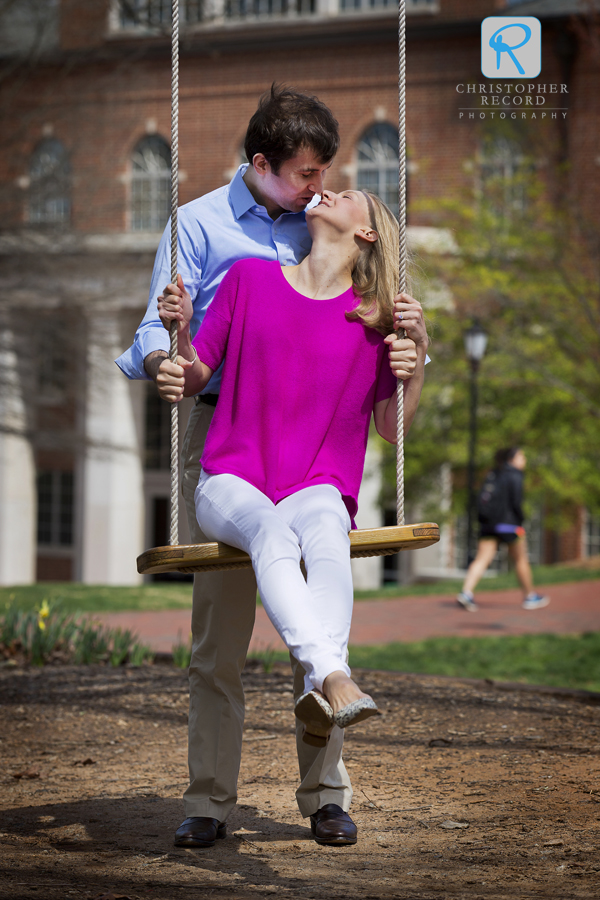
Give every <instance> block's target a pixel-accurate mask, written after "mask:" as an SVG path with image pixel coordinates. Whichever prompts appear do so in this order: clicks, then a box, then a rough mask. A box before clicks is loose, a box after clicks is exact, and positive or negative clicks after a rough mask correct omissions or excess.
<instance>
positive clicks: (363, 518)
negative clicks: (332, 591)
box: [352, 440, 383, 591]
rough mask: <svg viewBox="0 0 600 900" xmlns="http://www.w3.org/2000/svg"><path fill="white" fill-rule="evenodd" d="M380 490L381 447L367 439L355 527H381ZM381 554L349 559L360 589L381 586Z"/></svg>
mask: <svg viewBox="0 0 600 900" xmlns="http://www.w3.org/2000/svg"><path fill="white" fill-rule="evenodd" d="M380 491H381V450H380V449H379V447H378V446H377V445H376V444H375V442H374V441H371V440H369V443H368V445H367V455H366V458H365V471H364V474H363V480H362V484H361V486H360V492H359V495H358V513H357V515H356V526H357V528H380V527H381V525H382V524H383V514H382V510H381V506H380V505H379V494H380ZM381 560H382V557H380V556H368V557H366V558H364V559H353V560H352V580H353V582H354V587H355V588H356V590H359V591H368V590H371V589H372V588H379V587H381V576H382V570H383V563H382V561H381Z"/></svg>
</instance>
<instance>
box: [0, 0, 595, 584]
mask: <svg viewBox="0 0 600 900" xmlns="http://www.w3.org/2000/svg"><path fill="white" fill-rule="evenodd" d="M406 6H407V46H408V72H407V145H408V170H409V226H410V235H411V239H412V241H413V242H414V243H415V244H416V245H420V246H426V247H435V246H436V245H438V244H439V242H440V239H441V238H443V235H440V234H439V233H438V232H437V231H436V229H435V228H433V227H432V223H433V220H432V219H430V218H428V215H427V214H426V213H424V212H419V211H418V208H419V203H420V201H421V200H423V199H429V200H435V199H436V198H441V197H446V196H448V195H451V194H452V193H454V192H456V191H458V190H459V189H461V188H462V187H463V186H465V185H467V184H468V183H469V181H470V179H472V173H470V172H469V170H468V169H467V168H466V167H465V161H466V160H469V159H473V158H474V157H476V156H477V153H478V152H479V151H480V131H479V129H478V128H477V127H476V123H475V122H472V121H471V120H469V118H468V113H467V114H464V112H463V107H466V106H468V105H469V104H470V103H471V102H472V103H473V107H475V106H477V107H478V109H479V110H483V106H482V105H481V103H482V101H481V95H480V94H476V93H473V91H475V90H476V86H477V84H478V83H479V82H481V81H482V80H483V79H482V76H481V73H480V37H479V35H480V25H481V20H482V19H483V18H484V17H486V16H488V15H503V14H506V13H510V12H514V13H515V14H517V11H518V14H519V15H525V14H527V15H537V16H538V17H539V18H540V19H541V21H542V23H543V28H542V36H543V46H542V53H543V60H544V63H543V70H542V74H541V75H540V76H539V77H537V78H534V79H530V81H531V82H533V83H532V84H527V85H526V86H525V88H524V95H529V96H533V97H534V98H537V97H539V96H542V97H544V100H543V102H542V104H539V102H538V101H537V100H536V101H535V103H534V104H532V108H530V109H529V111H530V112H532V111H536V112H538V114H539V115H541V112H543V111H544V109H543V107H544V105H546V106H548V107H549V106H550V104H549V103H548V102H547V101H548V100H549V94H548V93H546V89H544V88H541V87H540V86H541V85H551V84H552V85H558V86H559V87H558V92H559V93H558V96H560V97H561V104H560V105H561V106H564V107H568V115H567V117H566V118H564V117H563V118H562V119H561V118H560V116H556V118H555V119H552V118H551V115H550V113H548V114H547V116H548V121H547V125H548V126H549V127H550V128H551V129H552V133H553V134H554V136H555V138H556V144H557V146H558V147H559V148H560V153H561V154H562V155H563V157H564V158H565V159H568V160H569V161H570V163H571V166H570V169H569V175H568V178H569V190H571V191H573V192H574V193H576V194H577V195H580V196H581V198H582V203H583V205H584V207H585V209H586V210H587V212H588V213H589V214H591V215H597V210H598V209H599V208H600V181H599V179H598V177H597V174H598V164H599V162H600V157H598V156H597V153H598V149H597V133H598V122H599V120H600V108H599V104H600V100H599V99H598V94H597V91H595V87H596V86H597V84H596V82H597V71H598V69H597V62H596V61H595V60H594V59H593V54H594V46H595V45H594V40H593V39H592V38H593V35H592V37H590V39H589V40H586V34H587V32H586V31H585V28H586V27H587V26H586V22H585V21H584V20H582V21H581V22H580V26H581V27H580V28H579V29H577V28H575V27H574V26H573V19H572V16H573V14H574V13H576V12H578V10H579V6H578V4H577V3H576V2H575V0H533V2H525V3H516V4H515V3H507V2H504V0H468V2H467V0H407V4H406ZM2 15H3V16H4V20H3V22H2V23H1V24H2V28H0V33H1V34H2V37H1V38H0V66H1V71H2V80H1V81H0V103H1V107H2V113H3V120H4V129H3V133H4V137H3V151H2V158H1V160H0V173H1V178H0V182H1V185H2V187H1V190H0V211H1V218H0V221H1V223H2V226H1V231H0V268H1V271H2V279H3V284H4V288H5V292H6V293H5V297H4V299H3V302H2V305H1V307H0V315H1V316H2V318H3V321H2V351H1V352H2V356H3V360H4V362H3V366H2V373H3V379H4V385H3V390H2V396H3V399H2V400H1V401H0V416H1V422H2V425H1V430H0V446H1V450H0V457H1V459H2V464H1V471H0V583H4V584H10V583H18V582H28V581H31V580H35V579H36V578H38V579H40V580H46V579H52V578H60V579H66V580H68V579H76V580H81V581H85V582H104V583H113V584H117V583H121V584H127V583H134V582H135V581H136V580H137V579H138V576H137V574H136V571H135V557H136V555H137V554H138V553H139V552H140V551H141V550H142V549H143V548H144V547H145V546H150V545H153V544H156V543H164V542H166V515H167V499H166V498H167V496H168V493H169V488H168V472H167V471H166V462H167V457H166V455H165V417H164V410H163V409H162V407H161V404H160V403H158V402H157V400H156V398H155V396H154V394H153V393H152V392H151V391H149V390H148V385H147V384H145V383H143V382H127V381H126V380H125V379H124V378H123V376H122V375H120V373H119V372H118V370H117V369H116V367H115V366H114V364H113V363H112V360H113V359H114V358H115V356H117V355H118V354H119V353H120V352H121V351H122V350H123V349H124V348H125V347H126V346H127V345H128V344H129V343H130V341H131V339H132V336H133V333H134V330H135V326H136V325H137V323H138V321H139V320H140V318H141V315H142V314H143V311H144V309H145V306H146V302H147V286H148V283H149V275H150V272H151V268H152V263H153V255H154V251H155V249H156V247H157V244H158V239H159V236H160V232H161V231H162V228H163V227H164V224H165V222H166V219H167V216H168V204H169V168H170V150H169V135H170V39H169V36H168V33H167V32H168V21H169V17H170V4H169V3H168V2H166V0H127V2H125V0H97V2H96V3H94V4H89V3H86V2H85V0H57V2H56V3H54V4H48V3H46V2H42V0H22V2H21V3H19V4H16V5H13V6H12V7H9V8H8V10H7V11H6V12H5V13H3V14H2ZM181 15H182V23H183V24H182V42H181V72H180V169H181V173H180V178H181V181H180V203H185V202H187V201H188V200H191V199H192V198H194V197H196V196H198V195H200V194H203V193H205V192H207V191H210V190H212V189H214V188H216V187H218V186H219V185H221V184H223V183H224V182H225V181H227V180H229V179H230V178H231V176H232V174H233V172H234V171H235V169H236V167H237V165H238V164H239V163H240V160H241V153H242V150H241V145H242V141H243V137H244V133H245V126H246V123H247V121H248V119H249V118H250V116H251V114H252V113H253V111H254V109H255V107H256V103H257V99H258V97H259V96H260V94H261V93H262V92H263V91H264V90H265V89H266V88H268V86H269V85H270V83H271V82H272V81H274V80H277V81H279V82H284V83H288V84H292V85H294V86H297V87H299V88H300V89H303V90H305V91H307V92H312V93H315V94H318V96H319V97H321V98H322V99H323V100H324V101H325V102H326V103H327V104H328V105H329V106H330V107H331V109H332V110H333V111H334V113H335V115H336V117H337V119H338V121H339V123H340V130H341V136H342V149H341V151H340V153H339V155H338V157H337V158H336V160H335V163H334V165H333V167H332V169H331V173H330V176H329V182H328V183H329V186H330V187H331V188H332V189H333V190H340V189H343V188H346V187H349V186H370V187H373V188H374V189H375V190H377V191H378V192H379V193H380V194H382V196H383V197H384V199H386V200H387V201H388V202H389V203H390V204H391V205H392V206H393V205H394V203H397V193H396V195H395V184H396V179H397V145H396V141H397V121H398V119H397V35H396V33H397V7H396V6H395V5H394V4H393V3H391V2H388V0H368V2H367V0H181ZM459 85H460V86H462V87H461V88H459ZM561 85H566V86H567V87H566V91H565V92H563V93H562V94H561V93H560V91H561V88H560V86H561ZM469 86H471V87H472V88H473V91H471V89H470V87H469ZM547 90H550V89H547ZM465 96H467V98H468V102H467V103H465ZM515 96H516V93H515V92H513V93H512V95H510V99H509V103H508V106H507V109H508V110H509V111H510V112H517V113H519V114H521V115H522V114H523V111H524V110H523V108H522V106H521V107H518V106H517V105H516V100H515ZM474 98H476V100H475V99H474ZM565 98H566V99H565ZM556 105H557V106H558V105H559V104H558V103H557V104H556ZM471 111H472V110H471ZM484 111H485V110H484ZM461 112H463V115H462V116H461ZM475 115H479V111H478V112H477V113H476V114H475V113H474V118H475ZM182 418H183V419H184V420H185V419H186V416H185V414H184V415H183V416H182ZM372 467H373V469H374V471H375V472H376V469H377V466H376V462H375V463H374V464H373V466H372ZM376 480H377V479H376V477H375V479H374V480H372V481H371V482H370V487H369V484H366V492H365V496H364V501H365V502H364V503H363V507H364V508H366V510H367V513H366V514H367V515H371V516H372V517H375V518H377V517H378V516H379V515H380V513H379V511H378V510H377V503H376V497H377V493H378V491H377V486H376ZM369 494H370V498H371V499H370V500H369V499H368V495H369ZM364 524H367V522H365V523H364ZM368 524H378V522H377V521H375V520H374V519H373V518H372V519H371V521H370V522H369V523H368ZM588 531H589V535H590V537H589V541H588V543H587V544H586V545H585V547H584V544H583V543H582V540H581V539H580V538H581V535H582V534H584V532H585V533H587V532H588ZM580 532H581V534H580ZM182 534H183V536H184V537H185V526H184V525H183V526H182ZM598 540H599V538H598V533H597V523H595V522H593V521H592V520H590V521H589V522H587V520H586V523H582V525H581V528H580V529H579V530H578V532H577V534H575V533H574V535H573V541H572V542H571V545H570V550H569V555H570V556H576V555H578V554H580V553H584V552H588V551H589V552H598V551H599V550H600V547H597V546H596V544H597V543H598ZM594 541H595V542H596V543H594ZM564 546H567V544H565V545H564ZM451 547H452V540H451V536H450V534H449V532H448V533H447V534H446V536H445V538H444V540H443V541H442V544H441V546H439V547H438V548H437V549H435V550H434V549H433V548H432V549H431V551H424V552H423V555H421V556H419V560H420V562H419V563H415V564H414V565H419V566H420V567H421V568H424V569H438V570H439V569H444V568H445V569H448V568H451V567H452V565H453V563H452V560H451ZM586 548H587V549H586ZM549 552H550V551H548V553H549ZM427 554H428V555H427ZM546 555H548V554H546ZM370 565H371V566H372V569H371V571H370V575H369V576H368V577H370V578H379V577H380V568H381V565H382V563H381V562H380V561H372V562H371V563H370ZM373 567H374V568H373Z"/></svg>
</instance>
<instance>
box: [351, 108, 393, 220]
mask: <svg viewBox="0 0 600 900" xmlns="http://www.w3.org/2000/svg"><path fill="white" fill-rule="evenodd" d="M357 155H358V171H357V175H356V187H357V188H358V190H364V191H373V192H374V193H375V194H377V195H378V196H379V197H381V199H382V200H383V201H384V203H386V204H387V205H388V206H389V208H390V209H391V210H392V212H393V213H394V215H396V216H397V215H398V129H397V128H394V126H393V125H390V124H389V122H378V123H377V124H376V125H372V126H371V127H370V128H368V129H367V131H365V133H364V134H363V136H362V137H361V139H360V141H359V142H358V147H357Z"/></svg>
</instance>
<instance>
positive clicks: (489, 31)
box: [481, 16, 542, 78]
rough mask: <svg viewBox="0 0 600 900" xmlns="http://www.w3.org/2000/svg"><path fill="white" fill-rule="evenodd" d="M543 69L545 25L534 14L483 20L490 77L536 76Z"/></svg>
mask: <svg viewBox="0 0 600 900" xmlns="http://www.w3.org/2000/svg"><path fill="white" fill-rule="evenodd" d="M541 71H542V26H541V23H540V20H539V19H536V18H535V17H534V16H488V18H487V19H484V20H483V22H482V23H481V72H482V74H483V75H485V77H486V78H536V77H537V76H538V75H539V74H540V72H541Z"/></svg>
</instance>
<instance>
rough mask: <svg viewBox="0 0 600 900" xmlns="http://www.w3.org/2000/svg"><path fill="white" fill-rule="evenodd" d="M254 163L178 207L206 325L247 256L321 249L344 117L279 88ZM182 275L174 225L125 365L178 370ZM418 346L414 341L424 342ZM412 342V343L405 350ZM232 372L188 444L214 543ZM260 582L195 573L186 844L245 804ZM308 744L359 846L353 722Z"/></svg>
mask: <svg viewBox="0 0 600 900" xmlns="http://www.w3.org/2000/svg"><path fill="white" fill-rule="evenodd" d="M244 146H245V151H246V156H247V158H248V159H249V160H250V163H249V165H247V166H240V168H239V169H238V171H237V173H236V174H235V176H234V178H233V180H232V181H231V183H230V184H229V185H227V186H225V187H222V188H219V189H218V190H216V191H213V192H211V193H210V194H207V195H205V196H203V197H201V198H199V199H197V200H194V201H192V202H191V203H189V204H187V205H185V206H183V207H182V208H181V209H180V210H179V215H178V231H179V237H178V242H179V247H178V270H179V273H180V275H181V278H182V282H180V284H181V283H183V284H185V286H186V288H187V289H188V291H189V293H190V295H191V297H192V301H193V305H194V314H193V318H192V321H191V332H192V334H195V332H196V331H197V330H198V328H199V326H200V323H201V321H202V319H203V316H204V314H205V312H206V309H207V307H208V305H209V304H210V302H211V301H212V299H213V297H214V295H215V292H216V289H217V287H218V285H219V284H220V282H221V280H222V278H223V276H224V275H225V273H226V272H227V271H228V269H229V268H230V267H231V265H233V263H234V262H236V261H237V260H238V259H244V258H248V257H258V258H261V259H266V260H276V259H277V260H278V261H279V262H280V263H281V264H282V265H294V264H296V263H298V262H299V261H300V260H301V259H302V258H303V257H304V256H305V255H306V254H307V252H308V250H309V249H310V237H309V235H308V231H307V228H306V223H305V217H304V210H305V209H306V207H307V206H308V205H309V203H311V201H313V200H314V198H315V197H317V195H319V194H320V193H321V191H322V189H323V180H324V178H325V175H326V172H327V170H328V168H329V167H330V165H331V162H332V160H333V158H334V156H335V154H336V152H337V150H338V147H339V135H338V128H337V122H336V120H335V119H334V117H333V115H332V113H331V111H330V110H329V109H328V108H327V107H326V106H325V105H324V104H323V103H321V102H320V101H319V100H317V99H316V98H314V97H308V96H306V95H303V94H300V93H298V92H296V91H293V90H290V89H286V88H280V87H277V86H275V85H273V86H272V88H271V90H270V92H267V93H266V94H265V95H264V96H263V97H262V98H261V100H260V103H259V107H258V109H257V111H256V113H255V114H254V116H253V117H252V119H251V120H250V123H249V126H248V131H247V134H246V140H245V145H244ZM170 281H171V274H170V226H167V229H166V230H165V233H164V235H163V238H162V240H161V243H160V246H159V249H158V252H157V256H156V263H155V267H154V272H153V275H152V283H151V288H150V300H149V304H148V309H147V312H146V315H145V317H144V319H143V321H142V323H141V325H140V327H139V329H138V331H137V333H136V336H135V341H134V344H133V346H132V347H131V348H130V349H129V350H128V351H126V353H124V354H123V355H122V356H121V357H120V358H119V359H118V360H117V364H118V365H119V367H120V368H121V369H122V371H123V372H124V373H125V374H126V375H127V376H128V377H129V378H144V377H148V376H149V377H150V378H152V379H153V380H154V381H156V380H157V378H160V376H161V370H162V371H163V372H165V371H167V370H168V367H169V366H170V365H171V364H170V362H169V360H168V347H169V336H168V333H167V331H166V330H165V329H164V328H163V326H162V324H161V322H160V320H159V318H158V314H157V297H158V295H159V294H160V293H161V292H162V291H163V289H164V287H165V285H166V284H168V283H169V282H170ZM406 345H407V347H408V345H410V347H413V346H414V345H413V344H412V342H410V341H408V342H406ZM394 349H400V347H394ZM219 385H220V370H219V371H217V372H215V374H214V375H213V377H212V378H211V380H210V382H209V383H208V385H207V387H206V388H205V389H204V391H203V392H202V393H201V394H200V395H199V396H197V397H196V406H195V409H194V410H193V412H192V414H191V416H190V421H189V424H188V427H187V431H186V434H185V438H184V441H183V448H182V460H183V484H182V488H183V495H184V498H185V502H186V510H187V514H188V519H189V524H190V532H191V536H192V541H194V542H198V543H201V542H202V541H204V540H205V538H204V536H203V535H202V532H201V531H200V529H199V527H198V524H197V522H196V515H195V509H194V490H195V488H196V485H197V483H198V479H199V475H200V464H199V459H200V456H201V453H202V448H203V446H204V441H205V438H206V434H207V431H208V427H209V425H210V421H211V418H212V415H213V413H214V408H215V405H216V403H217V399H218V392H219ZM255 608H256V582H255V579H254V575H253V573H252V572H251V571H247V570H241V571H233V572H230V571H224V572H213V573H204V574H202V575H196V576H195V578H194V596H193V610H192V658H191V664H190V670H189V678H190V715H189V735H188V762H189V771H190V785H189V787H188V789H187V790H186V792H185V794H184V804H185V812H186V816H187V818H186V819H185V821H184V822H183V824H182V825H181V826H180V828H178V829H177V832H176V836H175V844H176V846H184V847H210V846H212V845H213V844H214V843H215V841H216V839H217V838H223V837H225V833H226V826H225V821H226V818H227V815H228V813H229V812H230V811H231V809H232V808H233V806H234V805H235V802H236V794H237V777H238V772H239V766H240V758H241V747H242V726H243V720H244V692H243V688H242V682H241V671H242V669H243V666H244V662H245V659H246V653H247V649H248V644H249V641H250V637H251V634H252V628H253V625H254V616H255ZM292 668H293V672H294V693H295V696H296V697H298V696H299V695H300V694H301V693H302V692H303V689H304V670H303V669H302V667H301V666H300V664H299V663H298V662H297V661H296V660H294V659H292ZM303 732H304V727H303V726H302V725H301V724H300V723H298V726H297V731H296V744H297V750H298V762H299V767H300V778H301V783H300V787H299V788H298V790H297V792H296V797H297V801H298V806H299V808H300V812H301V813H302V815H303V816H304V817H307V816H310V820H311V829H312V833H313V836H314V838H315V840H316V841H317V842H318V843H321V844H354V843H356V839H357V837H356V835H357V832H356V826H355V825H354V823H353V822H352V819H351V818H350V816H349V815H348V809H349V807H350V801H351V798H352V789H351V786H350V780H349V777H348V774H347V772H346V769H345V766H344V764H343V762H342V759H341V754H342V745H343V731H342V730H341V729H339V728H337V727H334V729H333V731H332V734H331V736H330V739H329V741H328V742H327V744H326V746H325V747H322V748H317V747H314V746H311V745H310V744H308V743H305V742H304V741H303V740H302V737H303Z"/></svg>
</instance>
